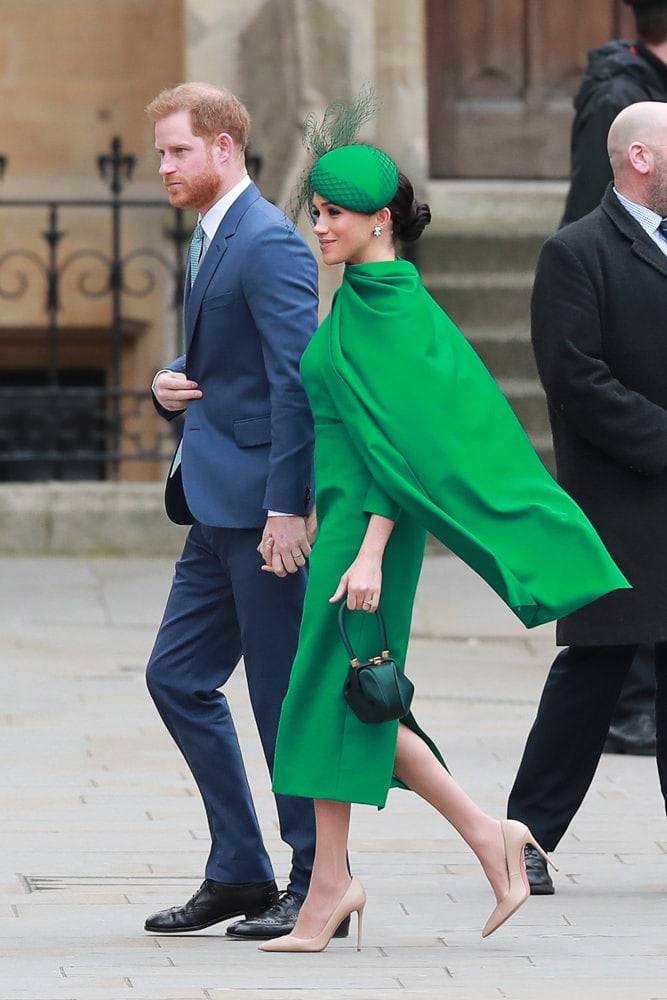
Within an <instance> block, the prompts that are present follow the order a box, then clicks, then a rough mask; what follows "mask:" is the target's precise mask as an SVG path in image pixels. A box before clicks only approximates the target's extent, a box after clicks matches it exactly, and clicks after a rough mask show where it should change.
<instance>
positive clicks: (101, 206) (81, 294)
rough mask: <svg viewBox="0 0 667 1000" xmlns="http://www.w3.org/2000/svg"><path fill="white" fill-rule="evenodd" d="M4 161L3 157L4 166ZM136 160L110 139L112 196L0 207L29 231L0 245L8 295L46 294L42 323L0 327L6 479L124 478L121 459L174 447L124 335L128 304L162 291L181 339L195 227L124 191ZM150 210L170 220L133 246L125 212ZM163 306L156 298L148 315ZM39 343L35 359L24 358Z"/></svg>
mask: <svg viewBox="0 0 667 1000" xmlns="http://www.w3.org/2000/svg"><path fill="white" fill-rule="evenodd" d="M5 165H6V157H3V156H0V176H1V175H2V171H3V170H4V168H5ZM134 165H135V158H134V156H132V155H130V154H127V153H125V152H124V151H123V148H122V142H121V140H120V138H119V137H114V139H113V140H112V142H111V148H110V152H109V153H105V154H101V155H100V156H98V158H97V166H98V170H99V172H100V175H101V177H102V179H104V180H106V181H107V182H108V184H109V191H110V194H109V197H107V198H89V199H83V198H82V199H76V198H69V199H32V198H30V199H14V200H4V199H2V200H0V211H2V212H3V213H4V214H5V215H6V214H7V213H8V212H9V211H10V210H11V211H12V212H17V213H19V214H18V216H17V217H18V218H19V225H18V227H15V228H16V231H18V232H19V233H21V235H22V238H23V236H24V234H27V235H25V238H26V245H23V246H16V245H15V246H11V247H10V248H9V249H5V250H4V251H3V252H0V300H5V301H6V302H7V303H8V304H9V303H17V304H18V315H20V314H22V313H23V314H25V315H27V314H29V313H30V311H31V310H34V309H35V308H36V307H35V303H36V302H37V301H40V302H41V303H42V306H41V308H39V307H38V311H39V313H40V314H41V319H40V320H39V321H33V322H32V323H27V324H26V322H25V321H24V319H19V320H17V322H16V323H15V324H10V323H8V322H6V321H5V323H4V324H3V326H2V327H0V336H4V337H5V338H7V339H6V346H7V349H6V350H4V351H3V352H2V353H3V356H4V358H5V360H4V362H2V363H0V364H4V367H0V480H4V481H8V480H17V479H22V480H35V479H103V478H117V477H118V476H119V470H120V468H121V466H122V465H123V463H126V462H151V461H153V462H154V461H157V460H163V459H166V458H168V457H169V455H170V453H171V450H172V448H173V430H170V428H169V427H168V426H167V425H166V424H164V422H163V421H156V420H154V419H153V418H152V403H151V396H150V390H149V389H148V388H147V387H145V386H144V385H141V387H139V388H137V387H133V386H132V384H131V383H132V378H131V377H130V378H128V377H127V373H124V371H123V360H124V357H123V351H124V344H125V343H126V341H127V338H128V336H130V335H131V333H132V328H133V320H132V319H131V318H128V316H127V315H126V314H125V311H124V306H125V305H126V303H127V301H128V300H130V299H142V298H148V297H149V296H151V295H154V294H155V295H156V298H157V297H158V295H159V293H160V292H161V291H162V290H164V291H165V292H166V293H167V294H166V296H164V298H165V299H167V301H168V312H169V313H170V315H171V316H172V317H173V324H174V328H173V343H174V344H175V345H178V344H180V340H181V328H182V288H183V281H184V276H185V257H186V248H187V244H188V241H189V239H190V229H191V227H190V224H189V223H186V218H185V215H184V212H183V210H181V209H176V208H174V209H171V208H169V206H168V204H167V203H166V202H165V201H164V200H150V199H143V200H142V199H127V198H124V197H123V190H124V185H125V183H126V182H127V181H129V180H130V179H131V176H132V171H133V169H134ZM144 212H145V213H148V218H152V219H153V220H155V221H154V222H152V223H151V226H152V229H153V230H155V227H156V225H159V224H160V221H161V219H162V218H163V217H164V215H165V213H166V214H167V218H168V219H169V222H168V224H166V225H164V224H163V225H162V227H161V230H162V231H161V238H155V239H154V240H153V242H152V243H148V244H147V245H141V246H136V245H135V246H131V247H130V248H129V249H128V248H127V247H126V242H127V240H126V238H125V230H126V227H125V226H124V223H125V220H126V219H127V215H128V213H134V214H135V215H136V214H137V213H144ZM155 213H160V214H159V215H157V216H156V215H155ZM40 219H41V220H42V221H41V223H40V221H39V220H40ZM73 219H74V220H76V230H75V231H76V238H68V237H69V236H70V234H69V232H68V230H67V229H66V228H65V227H66V223H67V220H69V221H70V222H71V221H72V220H73ZM84 220H85V225H84V226H83V227H81V226H80V225H79V223H80V222H83V221H84ZM134 221H135V225H134V226H133V227H132V229H133V233H135V234H136V231H137V228H138V227H137V224H136V219H135V220H134ZM40 228H41V231H40ZM139 228H141V227H139ZM81 229H82V231H83V232H84V233H89V232H93V233H94V236H95V239H96V240H97V245H93V246H83V245H82V238H81V236H80V235H79V231H80V230H81ZM93 242H95V240H93ZM104 244H106V245H104ZM156 244H158V245H156ZM36 285H37V291H36V287H35V286H36ZM40 287H41V292H40V293H39V294H38V292H39V288H40ZM96 299H99V300H103V299H106V300H108V303H109V307H108V311H107V313H106V315H105V317H104V319H103V321H102V322H101V323H100V320H99V310H98V314H97V315H96V318H95V320H94V321H91V320H90V303H91V302H92V301H93V300H96ZM86 302H88V303H89V305H88V307H87V308H88V312H87V311H86V307H85V303H86ZM24 306H25V308H23V307H24ZM14 311H15V312H16V310H14ZM162 311H163V306H162V304H160V306H159V313H158V314H155V310H154V311H153V315H152V320H153V321H155V320H158V319H159V318H160V315H161V314H162ZM81 316H83V319H81ZM86 316H87V317H88V318H86ZM135 325H136V324H135ZM139 325H141V324H139ZM144 325H145V326H147V325H150V323H148V322H146V323H144ZM26 326H29V327H31V330H30V335H31V339H30V341H29V342H28V340H27V339H26V337H27V334H26ZM91 326H93V327H95V331H94V332H91V330H90V327H91ZM68 338H69V339H68ZM94 343H96V344H97V355H98V356H99V357H100V358H103V359H104V360H103V362H100V363H98V364H97V365H95V366H93V367H91V366H90V364H89V363H88V362H86V361H85V358H87V357H88V356H89V355H90V349H91V345H92V346H94ZM10 344H11V347H10ZM77 349H78V353H79V354H80V357H77ZM33 351H34V355H31V360H30V363H29V364H25V361H23V362H21V361H20V359H21V358H23V359H25V357H26V352H28V353H30V352H33ZM10 356H11V357H10ZM36 358H39V362H37V361H36V360H35V359H36ZM16 359H18V361H17V360H16ZM131 374H132V373H130V375H131ZM141 382H145V379H144V378H142V379H141Z"/></svg>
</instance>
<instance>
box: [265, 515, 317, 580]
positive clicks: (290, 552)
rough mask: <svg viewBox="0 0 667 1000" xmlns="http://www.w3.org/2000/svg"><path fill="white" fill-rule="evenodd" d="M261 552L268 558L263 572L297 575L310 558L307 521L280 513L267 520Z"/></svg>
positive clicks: (277, 574)
mask: <svg viewBox="0 0 667 1000" xmlns="http://www.w3.org/2000/svg"><path fill="white" fill-rule="evenodd" d="M257 551H258V552H260V553H261V555H262V557H263V559H264V565H263V566H262V569H263V570H264V571H265V572H266V573H275V574H276V576H287V574H288V573H296V572H297V570H298V569H299V568H300V567H301V566H305V564H306V562H307V560H308V556H309V555H310V542H309V541H308V535H307V533H306V520H305V518H303V517H298V516H294V515H292V516H290V515H285V516H283V515H280V514H279V515H277V516H276V517H269V518H267V521H266V525H265V526H264V532H263V534H262V540H261V542H260V543H259V545H258V547H257Z"/></svg>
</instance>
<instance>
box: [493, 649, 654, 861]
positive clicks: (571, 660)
mask: <svg viewBox="0 0 667 1000" xmlns="http://www.w3.org/2000/svg"><path fill="white" fill-rule="evenodd" d="M636 651H637V646H636V645H635V646H570V647H568V648H567V649H564V650H563V651H562V652H560V653H559V654H558V656H557V657H556V659H555V660H554V662H553V664H552V665H551V670H550V671H549V676H548V677H547V680H546V684H545V685H544V690H543V692H542V697H541V699H540V704H539V707H538V710H537V715H536V717H535V722H534V723H533V727H532V729H531V731H530V733H529V734H528V740H527V742H526V746H525V748H524V752H523V757H522V759H521V763H520V765H519V770H518V772H517V775H516V779H515V781H514V786H513V788H512V791H511V792H510V796H509V800H508V805H507V815H508V816H509V817H510V818H511V819H517V820H520V821H521V822H522V823H525V824H526V825H527V826H528V827H530V829H531V831H532V833H533V835H534V836H535V837H536V838H537V840H538V842H539V843H540V844H541V845H542V846H543V847H544V849H545V850H546V851H553V849H554V848H555V847H556V845H557V844H558V842H559V841H560V839H561V837H562V836H563V834H564V833H565V831H566V830H567V828H568V826H569V825H570V822H571V821H572V818H573V817H574V815H575V813H576V811H577V809H578V808H579V806H580V805H581V803H582V802H583V799H584V796H585V795H586V792H587V791H588V789H589V787H590V784H591V781H592V780H593V776H594V774H595V770H596V768H597V766H598V763H599V761H600V757H601V755H602V748H603V746H604V742H605V739H606V736H607V732H608V730H609V723H610V721H611V718H612V715H613V713H614V709H615V707H616V702H617V701H618V698H619V695H620V692H621V688H622V687H623V682H624V681H625V678H626V675H627V673H628V671H629V669H630V665H631V663H632V661H633V659H634V657H635V653H636ZM655 671H656V733H657V759H658V773H659V776H660V787H661V790H662V795H663V798H664V799H665V802H666V803H667V643H656V645H655Z"/></svg>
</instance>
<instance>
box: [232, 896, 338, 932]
mask: <svg viewBox="0 0 667 1000" xmlns="http://www.w3.org/2000/svg"><path fill="white" fill-rule="evenodd" d="M305 898H306V897H305V896H302V895H301V894H300V893H298V892H292V891H291V890H290V889H288V890H287V891H286V892H283V893H282V895H281V896H280V899H279V900H278V901H277V902H276V903H274V904H273V906H270V907H269V908H268V910H267V911H266V913H261V914H260V915H259V916H258V917H252V918H250V919H248V920H239V921H238V923H236V924H231V925H230V926H229V927H228V928H227V934H228V936H229V937H233V938H238V939H239V940H243V941H269V940H270V939H271V938H275V937H283V936H284V935H285V934H289V933H290V931H293V930H294V925H295V923H296V920H297V917H298V916H299V910H300V909H301V907H302V905H303V901H304V899H305ZM349 931H350V918H349V917H346V918H345V920H343V922H342V923H341V924H340V926H339V927H338V929H337V930H336V932H335V934H334V937H335V938H344V937H347V935H348V933H349Z"/></svg>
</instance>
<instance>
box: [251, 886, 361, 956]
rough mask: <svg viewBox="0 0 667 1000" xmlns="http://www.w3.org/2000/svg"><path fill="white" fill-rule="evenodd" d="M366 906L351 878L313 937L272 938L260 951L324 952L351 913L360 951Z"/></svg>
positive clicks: (261, 946) (290, 936) (285, 936)
mask: <svg viewBox="0 0 667 1000" xmlns="http://www.w3.org/2000/svg"><path fill="white" fill-rule="evenodd" d="M365 905H366V893H365V892H364V887H363V885H362V884H361V882H359V880H358V879H356V878H353V879H352V881H351V882H350V884H349V886H348V887H347V889H346V890H345V893H344V894H343V898H342V899H341V900H340V902H339V903H338V906H337V907H336V908H335V910H334V911H333V913H332V914H331V916H330V917H329V919H328V920H327V922H326V923H325V925H324V927H323V928H322V930H321V931H320V933H319V934H317V935H316V936H315V937H312V938H300V937H295V935H294V934H285V935H284V936H283V937H277V938H272V939H271V940H270V941H264V942H263V943H262V944H260V945H259V950H260V951H324V949H325V948H326V946H327V945H328V944H329V941H331V938H332V937H333V936H334V934H335V932H336V930H337V928H338V926H339V925H340V923H341V922H342V921H343V920H345V918H346V917H349V916H350V914H351V913H355V912H356V914H357V951H361V918H362V915H363V912H364V906H365Z"/></svg>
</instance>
